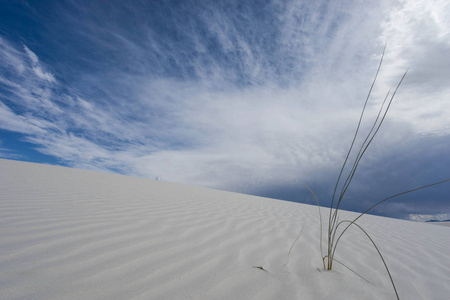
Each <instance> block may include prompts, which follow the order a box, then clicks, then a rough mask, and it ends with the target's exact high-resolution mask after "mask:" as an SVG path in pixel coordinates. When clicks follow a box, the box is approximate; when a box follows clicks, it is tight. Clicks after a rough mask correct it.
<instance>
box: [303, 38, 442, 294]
mask: <svg viewBox="0 0 450 300" xmlns="http://www.w3.org/2000/svg"><path fill="white" fill-rule="evenodd" d="M385 52H386V47H385V48H384V50H383V54H382V55H381V59H380V63H379V65H378V69H377V72H376V74H375V77H374V79H373V81H372V85H371V86H370V89H369V93H368V94H367V97H366V100H365V102H364V106H363V109H362V111H361V115H360V117H359V121H358V125H357V127H356V131H355V134H354V135H353V140H352V142H351V144H350V148H349V150H348V152H347V155H346V157H345V160H344V163H343V164H342V167H341V170H340V172H339V176H338V178H337V180H336V185H335V187H334V191H333V196H332V198H331V204H330V214H329V217H328V230H327V242H328V243H327V252H326V255H323V249H322V214H321V212H320V205H319V200H318V199H317V197H316V195H315V194H314V192H313V191H312V190H311V189H310V188H309V187H308V186H307V185H306V184H305V185H306V187H307V188H308V190H309V191H310V192H311V193H312V195H313V197H314V199H315V201H316V202H317V205H318V207H319V216H320V253H321V256H322V262H323V267H324V269H325V270H332V268H333V262H334V261H336V262H337V263H339V264H341V265H343V266H344V267H346V268H348V269H349V270H351V271H352V272H354V273H355V274H357V275H358V276H360V275H359V274H358V273H356V272H355V271H354V270H353V269H351V268H350V267H348V266H347V265H345V264H343V263H342V262H340V261H338V260H336V259H335V257H334V255H335V252H336V249H337V245H338V244H339V241H340V239H341V238H342V236H343V235H344V233H345V232H346V231H347V229H348V228H349V227H350V226H352V225H354V226H356V227H357V228H359V229H360V230H361V231H363V232H364V234H365V235H366V236H367V237H368V238H369V240H370V241H371V242H372V245H373V246H374V247H375V249H376V250H377V252H378V255H379V256H380V258H381V260H382V262H383V264H384V266H385V268H386V271H387V273H388V275H389V278H390V280H391V283H392V287H393V288H394V292H395V295H396V297H397V299H400V297H399V295H398V292H397V288H396V287H395V284H394V280H393V278H392V276H391V273H390V271H389V268H388V266H387V264H386V261H385V260H384V258H383V255H382V254H381V252H380V250H379V248H378V246H377V245H376V243H375V242H374V240H373V239H372V238H371V236H370V235H369V234H368V233H367V232H366V231H365V230H364V229H363V228H362V227H361V226H360V225H358V224H356V223H355V222H356V221H357V220H358V219H359V218H361V217H362V216H363V215H365V214H366V213H367V212H368V211H370V210H371V209H373V208H374V207H376V206H378V205H380V204H381V203H383V202H386V201H388V200H390V199H393V198H396V197H399V196H402V195H405V194H408V193H411V192H415V191H418V190H421V189H425V188H428V187H431V186H435V185H438V184H442V183H445V182H449V181H450V179H447V180H443V181H439V182H435V183H432V184H428V185H425V186H421V187H418V188H414V189H412V190H408V191H405V192H402V193H399V194H395V195H393V196H390V197H387V198H385V199H383V200H381V201H379V202H377V203H376V204H374V205H372V206H371V207H369V208H368V209H366V210H365V211H364V212H362V213H361V214H360V215H358V217H356V218H355V219H354V220H352V221H350V220H343V221H339V207H340V205H341V203H342V201H343V199H344V196H345V193H346V192H347V190H348V188H349V186H350V184H351V182H352V180H353V178H354V176H355V173H356V171H357V169H358V166H359V163H360V162H361V159H362V157H363V156H364V154H365V153H366V151H367V149H368V148H369V146H370V144H371V143H372V141H373V140H374V138H375V136H376V135H377V133H378V131H379V130H380V128H381V125H382V124H383V122H384V120H385V118H386V116H387V114H388V111H389V109H390V108H391V105H392V103H393V101H394V98H395V95H396V93H397V91H398V89H399V88H400V86H401V84H402V82H403V80H404V79H405V77H406V74H407V73H408V70H406V71H405V73H404V74H403V76H402V77H401V79H400V81H399V82H398V84H397V86H396V88H395V90H394V92H393V93H392V94H391V93H390V91H388V92H387V94H386V96H385V98H384V101H383V103H382V105H381V107H380V109H379V111H378V115H377V117H376V118H375V120H374V121H373V124H372V127H371V129H370V131H369V133H368V134H367V135H366V137H365V139H364V141H363V143H362V145H361V146H360V147H359V150H358V153H357V155H356V158H355V159H354V161H353V164H352V167H351V170H350V171H349V173H348V174H347V176H346V177H345V181H344V180H343V178H344V169H345V167H346V166H347V164H348V163H349V157H350V155H351V153H352V152H353V150H354V147H355V141H356V139H357V137H358V135H359V131H360V127H361V124H362V120H363V117H364V114H365V112H366V107H367V103H368V102H369V99H370V96H371V94H372V90H373V87H374V86H375V83H376V80H377V78H378V74H379V72H380V69H381V66H382V64H383V59H384V55H385ZM342 181H344V182H343V183H342V184H341V182H342ZM340 185H341V188H340V191H339V192H338V188H339V186H340ZM345 223H348V224H347V226H346V227H345V228H344V229H343V230H342V232H340V233H339V234H338V229H339V226H340V225H341V224H345ZM294 243H295V242H294ZM360 277H361V276H360ZM363 279H364V278H363ZM364 280H366V279H364ZM366 281H367V280H366Z"/></svg>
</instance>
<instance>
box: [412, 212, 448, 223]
mask: <svg viewBox="0 0 450 300" xmlns="http://www.w3.org/2000/svg"><path fill="white" fill-rule="evenodd" d="M409 220H411V221H417V222H426V221H430V220H437V221H445V220H450V213H447V214H435V215H421V214H410V215H409Z"/></svg>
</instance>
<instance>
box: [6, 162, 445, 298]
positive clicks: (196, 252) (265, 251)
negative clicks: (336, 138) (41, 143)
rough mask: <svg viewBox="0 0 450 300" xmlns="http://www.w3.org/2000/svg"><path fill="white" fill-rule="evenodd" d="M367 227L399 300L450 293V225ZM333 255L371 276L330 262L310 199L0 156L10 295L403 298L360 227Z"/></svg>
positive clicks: (369, 223)
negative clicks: (327, 267) (329, 266)
mask: <svg viewBox="0 0 450 300" xmlns="http://www.w3.org/2000/svg"><path fill="white" fill-rule="evenodd" d="M326 212H327V210H326V209H325V208H323V209H322V213H323V214H324V216H325V214H326ZM342 216H343V217H348V218H350V217H353V216H355V213H351V212H343V214H342ZM359 224H360V225H361V226H363V227H364V228H365V229H366V230H367V231H368V232H369V233H370V234H371V235H372V237H373V239H374V240H375V241H376V242H377V243H378V246H379V248H380V250H381V251H382V253H383V254H384V256H385V259H386V261H387V263H388V265H389V267H390V270H391V273H392V276H393V278H394V281H395V283H396V286H397V289H398V292H399V295H400V297H401V298H402V299H449V295H450V228H448V227H444V226H435V225H432V224H424V223H414V222H409V221H403V220H396V219H389V218H382V217H376V216H370V215H367V216H364V217H362V218H361V219H360V222H359ZM300 232H301V234H300V237H299V238H298V240H297V242H296V243H295V245H294V247H293V248H292V251H291V253H290V255H288V252H289V249H290V248H291V245H292V243H293V242H294V240H295V239H296V237H297V236H298V234H299V233H300ZM324 240H325V239H324ZM324 247H325V245H324ZM336 257H337V258H338V259H339V260H340V261H342V262H344V263H346V264H347V265H349V266H351V267H352V268H353V269H354V270H355V271H357V272H358V273H359V274H360V275H361V276H363V277H364V278H366V279H367V280H368V281H370V283H367V282H366V281H364V280H363V279H361V278H360V277H358V276H357V275H355V274H354V273H352V272H351V271H349V270H347V269H346V268H344V267H343V266H340V265H339V264H336V265H335V267H334V270H333V271H324V270H323V268H322V262H321V255H320V249H319V218H318V212H317V207H315V206H312V205H304V204H298V203H291V202H285V201H279V200H273V199H266V198H260V197H253V196H248V195H241V194H235V193H229V192H222V191H216V190H210V189H204V188H197V187H189V186H183V185H177V184H171V183H165V182H161V181H153V180H148V179H140V178H132V177H126V176H120V175H114V174H104V173H99V172H92V171H84V170H76V169H69V168H62V167H54V166H47V165H39V164H31V163H23V162H16V161H9V160H0V298H1V299H395V293H394V290H393V288H392V285H391V284H390V281H389V277H388V275H387V273H386V270H385V269H384V266H383V264H382V262H381V260H380V258H379V257H378V256H377V253H376V250H375V249H374V248H373V246H372V245H371V244H370V241H369V240H368V239H367V238H366V236H365V235H364V234H363V233H362V232H359V231H358V230H356V229H355V230H349V231H348V235H347V236H346V237H345V238H343V240H342V243H341V244H340V246H339V248H338V250H337V252H336ZM259 267H262V268H263V269H261V268H259Z"/></svg>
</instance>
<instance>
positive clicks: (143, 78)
mask: <svg viewBox="0 0 450 300" xmlns="http://www.w3.org/2000/svg"><path fill="white" fill-rule="evenodd" d="M0 2H1V6H2V9H1V11H0V157H1V158H5V159H14V160H20V161H30V162H37V163H46V164H53V165H61V166H68V167H73V168H82V169H92V170H99V171H105V172H113V173H119V174H125V175H131V176H139V177H146V178H150V179H159V180H164V181H168V182H175V183H181V184H188V185H195V186H203V187H208V188H214V189H221V190H227V191H232V192H239V193H246V194H252V195H257V196H264V197H271V198H276V199H281V200H288V201H295V202H301V203H308V204H314V203H315V202H314V199H313V197H312V196H311V194H310V193H309V191H308V190H307V189H306V187H305V185H304V184H307V185H308V186H309V187H311V189H312V190H313V191H314V192H315V194H316V195H317V196H318V198H319V201H320V203H321V205H324V206H327V205H329V204H330V200H331V197H332V194H333V189H334V187H335V183H336V179H337V177H338V175H339V171H340V169H341V166H342V164H343V162H344V159H345V157H346V153H347V151H348V149H349V147H350V144H351V142H352V139H353V135H354V133H355V130H356V126H357V124H358V120H359V117H360V113H361V110H362V108H363V105H364V101H365V99H366V97H367V94H368V92H369V89H370V87H371V84H372V81H373V79H374V76H375V74H376V71H377V67H378V65H379V62H380V59H381V56H382V53H383V49H384V48H385V46H386V52H385V55H384V59H383V64H382V67H381V71H380V73H379V75H378V77H377V81H376V84H375V86H374V89H373V90H372V93H371V97H370V99H369V102H368V104H367V107H366V112H365V115H364V117H363V119H362V124H361V128H360V130H359V135H358V138H357V139H356V141H355V147H354V149H355V150H356V152H354V153H355V154H356V153H357V150H358V149H359V147H361V145H362V143H363V141H364V138H365V137H366V135H367V134H368V133H369V131H370V128H371V126H372V124H373V122H374V121H375V119H376V116H377V113H378V111H379V109H380V106H381V104H382V102H383V99H384V98H385V95H386V93H387V92H388V91H390V92H391V95H392V91H393V90H394V89H395V87H396V85H397V84H398V82H399V81H400V79H401V77H402V75H403V74H404V72H405V71H406V70H407V69H408V68H409V71H408V74H407V75H406V78H405V79H404V81H403V82H402V84H401V86H400V88H399V90H398V91H397V93H396V95H395V97H394V101H393V103H392V105H391V107H390V109H389V113H388V115H387V116H386V118H385V120H384V123H383V125H382V127H381V129H380V130H379V131H378V133H377V135H376V137H375V139H374V140H373V142H372V143H371V145H370V147H369V148H368V150H367V151H366V152H365V155H364V157H363V159H362V160H361V162H360V164H359V167H358V169H357V172H356V173H355V176H354V177H353V181H352V184H351V185H350V187H349V188H348V190H347V193H346V195H345V198H344V200H343V202H342V206H341V208H343V209H348V210H352V211H364V210H365V209H366V208H368V207H369V206H370V205H372V204H374V203H376V202H377V201H380V200H382V199H384V198H386V197H389V196H391V195H393V194H397V193H401V192H404V191H406V190H410V189H413V188H416V187H420V186H424V185H427V184H431V183H434V182H437V181H441V180H445V179H448V178H450V176H449V173H450V171H449V170H450V168H449V166H450V155H449V150H448V149H450V105H449V99H450V79H449V78H450V55H449V53H450V18H449V17H448V16H449V15H450V2H448V1H446V0H442V1H440V0H433V1H430V0H424V1H422V0H410V1H403V0H402V1H391V0H382V1H362V0H360V1H357V0H355V1H345V0H344V1H312V0H310V1H303V0H296V1H290V0H274V1H263V0H260V1H251V0H248V1H240V0H228V1H217V0H211V1H207V0H205V1H202V0H195V1H194V0H193V1H183V0H180V1H158V0H155V1H100V0H99V1H78V0H77V1H75V0H74V1H59V0H58V1H56V0H55V1H45V0H40V1H25V0H14V1H7V0H0ZM355 154H353V155H351V156H350V161H351V160H352V159H354V158H355ZM349 171H350V169H349V168H347V169H345V171H344V173H348V172H349ZM371 213H373V214H377V215H382V216H387V217H395V218H402V219H411V220H419V221H423V220H429V219H450V183H448V182H447V183H444V184H441V185H438V186H434V187H431V188H428V189H425V190H421V191H418V192H415V193H410V194H407V195H404V196H402V197H398V198H395V199H392V200H390V201H387V202H385V203H383V204H382V205H380V206H378V207H377V208H375V209H374V210H372V211H371Z"/></svg>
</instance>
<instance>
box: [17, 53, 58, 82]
mask: <svg viewBox="0 0 450 300" xmlns="http://www.w3.org/2000/svg"><path fill="white" fill-rule="evenodd" d="M23 47H24V49H25V52H26V54H27V55H28V57H29V58H30V60H31V62H32V69H33V71H34V74H36V76H37V77H39V78H40V79H42V80H46V81H48V82H50V83H54V82H55V81H56V80H55V77H54V76H53V75H52V74H51V73H50V72H44V71H43V70H42V67H41V65H40V64H39V58H38V57H37V55H36V54H35V53H34V52H33V51H31V50H30V49H28V47H27V46H25V45H24V46H23Z"/></svg>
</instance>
